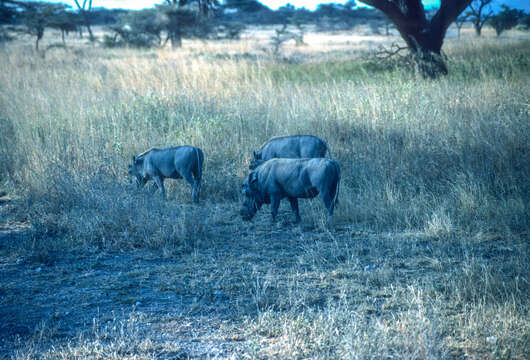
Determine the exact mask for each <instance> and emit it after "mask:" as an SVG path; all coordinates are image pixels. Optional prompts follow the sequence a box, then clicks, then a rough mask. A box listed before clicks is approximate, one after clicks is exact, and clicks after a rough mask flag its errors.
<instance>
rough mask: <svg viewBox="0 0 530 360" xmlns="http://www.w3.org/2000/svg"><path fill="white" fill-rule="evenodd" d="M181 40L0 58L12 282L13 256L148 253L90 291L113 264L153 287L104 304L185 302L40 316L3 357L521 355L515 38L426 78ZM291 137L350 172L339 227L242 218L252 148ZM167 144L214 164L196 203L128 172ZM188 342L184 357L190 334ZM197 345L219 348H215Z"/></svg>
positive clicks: (521, 50)
mask: <svg viewBox="0 0 530 360" xmlns="http://www.w3.org/2000/svg"><path fill="white" fill-rule="evenodd" d="M331 39H332V37H331ZM330 41H331V40H330ZM188 45H189V46H188V47H185V48H183V49H182V50H179V51H169V50H156V51H153V50H151V51H144V50H133V49H113V50H106V49H102V48H99V47H90V46H87V45H83V44H77V45H76V46H71V47H69V48H66V49H51V50H49V51H47V53H46V56H44V57H42V56H38V55H36V54H35V53H34V52H33V50H32V49H31V45H30V43H28V44H24V43H22V42H15V43H13V44H7V45H5V46H4V47H3V48H2V49H0V58H1V63H2V64H3V65H2V67H3V71H2V72H0V131H1V132H0V184H1V188H0V190H2V191H7V192H8V194H9V196H10V198H11V199H13V200H12V201H11V202H10V203H9V205H8V206H9V213H8V214H7V215H6V218H9V219H11V220H13V221H14V220H16V221H19V222H25V223H27V224H28V225H29V230H27V232H26V234H27V235H26V236H25V237H24V239H23V240H19V239H18V238H16V240H14V238H13V237H10V236H7V237H5V239H6V240H5V241H4V242H3V243H2V245H1V251H2V252H1V253H2V259H3V260H2V263H3V266H4V268H5V269H6V273H10V272H9V271H10V270H9V269H11V267H10V266H14V265H13V264H15V263H16V262H17V261H18V260H17V259H26V260H25V262H24V264H26V265H24V264H23V266H37V265H38V264H46V266H58V265H53V264H57V263H60V262H61V261H63V260H62V259H63V258H65V257H66V258H69V257H70V256H71V255H68V254H70V253H72V254H76V253H87V254H89V255H87V256H88V257H89V258H90V259H93V257H98V256H101V257H103V258H104V259H107V260H106V261H110V260H108V259H112V258H113V256H115V255H114V254H116V252H118V253H120V254H130V253H131V252H138V251H140V252H141V254H144V255H145V256H148V257H159V258H160V259H166V260H160V261H162V263H161V264H160V263H157V264H156V265H155V264H151V263H143V265H142V267H140V268H138V269H136V270H135V271H136V273H133V269H121V268H120V267H119V266H117V265H115V264H114V265H112V264H109V265H107V266H108V267H107V268H106V269H107V270H106V271H107V274H108V277H105V278H104V280H101V279H100V281H103V282H104V283H106V284H109V286H111V287H112V284H114V283H119V282H123V281H124V280H123V278H120V279H117V278H116V276H114V275H115V272H118V271H123V272H124V274H127V277H130V278H131V279H138V280H137V281H136V282H134V284H136V285H138V286H145V287H146V289H148V290H146V292H145V293H144V295H142V296H143V297H142V296H140V295H138V294H136V293H134V294H133V291H132V290H130V289H129V287H127V288H125V289H119V290H117V291H118V293H117V295H116V296H117V299H121V300H116V301H117V302H118V303H126V304H128V305H135V304H136V303H137V302H138V301H139V302H140V303H145V302H146V301H147V300H145V299H146V298H149V299H151V298H153V297H154V295H152V294H159V293H160V294H161V295H160V296H162V295H164V296H165V295H167V294H172V296H174V295H175V294H177V295H179V296H181V305H182V306H184V307H185V308H186V309H188V311H189V312H187V313H186V314H187V315H186V316H184V317H182V316H183V315H179V316H181V317H178V316H176V317H175V318H171V317H170V318H168V316H170V315H168V314H169V313H170V311H169V309H170V308H171V307H170V306H169V305H167V304H165V305H159V307H157V311H156V312H155V313H153V312H149V311H146V310H145V311H143V312H142V311H141V312H138V311H137V310H135V311H133V312H132V313H131V314H130V315H128V314H124V315H123V316H116V317H114V318H112V319H110V320H108V324H107V325H102V324H101V323H99V322H98V321H100V319H101V317H105V316H107V317H108V316H109V314H108V313H106V314H100V315H94V316H93V319H94V321H95V322H94V323H93V325H92V326H82V325H79V328H77V329H76V330H72V331H70V332H68V335H69V336H68V337H67V339H65V338H64V337H61V336H59V335H58V334H57V332H54V331H52V330H53V329H54V328H55V327H54V326H55V325H54V321H55V320H53V318H52V319H51V320H48V322H47V323H45V324H44V325H42V323H41V325H38V326H36V327H35V330H34V335H33V336H26V337H22V338H18V340H16V341H14V340H13V342H9V343H8V344H7V345H5V348H6V349H7V351H8V353H9V354H10V355H13V354H14V355H15V356H16V357H17V358H73V357H77V358H102V357H104V358H111V357H112V358H116V359H125V358H131V357H137V358H157V357H164V356H165V357H171V356H173V357H180V358H186V356H187V357H199V358H200V357H205V358H206V357H208V356H210V357H214V356H219V357H226V358H228V357H229V356H232V355H233V356H241V357H242V358H246V357H250V358H264V359H265V358H282V359H295V358H300V359H302V358H318V359H337V358H342V359H371V358H400V359H426V358H456V359H460V358H475V359H484V358H486V359H499V358H505V359H524V358H525V357H526V356H527V352H528V351H527V349H528V348H530V331H529V330H530V321H529V314H528V305H529V302H528V299H529V298H528V294H529V291H530V286H529V283H528V281H529V272H528V267H527V264H528V263H529V258H528V257H529V249H528V234H529V230H530V229H529V226H530V225H529V224H530V221H529V217H528V212H529V211H528V203H529V199H530V192H529V187H528V174H529V173H530V147H529V145H528V144H530V121H529V118H530V112H529V107H528V106H529V94H530V82H529V81H528V74H529V72H530V61H529V60H528V59H530V50H529V49H530V46H529V45H530V43H529V40H528V39H527V38H526V39H516V38H510V37H504V38H501V39H495V38H486V39H482V40H480V41H477V40H476V39H473V41H471V40H470V39H469V38H463V39H462V40H461V41H457V40H456V39H453V40H448V41H447V44H446V46H445V49H444V51H445V53H446V54H447V56H448V60H447V61H448V65H449V69H450V74H449V76H447V77H444V78H442V79H439V80H437V81H425V80H421V79H418V78H417V77H416V76H415V75H414V74H413V73H410V72H409V71H407V70H406V69H403V68H401V67H398V66H396V64H392V63H386V64H381V63H374V62H373V61H372V60H370V58H369V57H368V56H366V53H367V51H365V52H362V51H357V52H355V53H352V52H347V51H344V52H343V53H342V55H340V54H337V52H336V50H334V52H333V53H332V55H330V54H328V53H326V47H325V46H324V45H322V44H320V45H318V46H319V47H318V48H317V50H318V51H315V52H309V51H307V50H303V51H302V50H297V49H295V48H289V47H287V48H286V49H285V51H286V53H288V54H289V56H290V57H289V56H288V57H287V58H286V59H282V60H278V59H273V58H271V57H270V56H269V55H267V54H266V53H263V52H260V50H259V49H254V48H252V46H251V45H249V44H246V43H244V41H242V42H241V43H223V44H220V45H216V46H209V45H207V44H203V45H201V44H198V43H189V44H188ZM309 47H311V43H309ZM238 51H239V52H238ZM328 55H329V56H328ZM297 133H300V134H305V133H307V134H313V135H317V136H320V137H322V138H324V139H325V140H326V141H327V142H328V144H329V145H330V149H331V151H332V156H333V158H334V159H336V160H337V161H338V162H339V163H340V165H341V170H342V182H341V188H340V204H339V206H338V208H337V211H336V214H335V216H334V220H333V223H332V225H331V227H330V228H326V226H324V223H325V222H324V219H325V212H324V210H323V208H322V206H321V205H320V204H319V203H318V201H313V202H309V201H302V203H301V213H302V225H301V226H299V227H296V226H294V225H293V224H292V220H293V219H292V214H290V213H289V211H288V210H287V207H285V208H283V209H284V210H282V212H281V213H280V223H279V224H277V225H270V224H269V223H268V218H269V214H268V209H267V207H265V208H264V209H263V210H262V211H261V213H260V214H259V216H258V217H257V219H256V220H255V221H254V222H252V223H244V222H243V221H241V219H240V218H239V216H238V211H237V210H238V206H239V203H240V200H241V199H240V195H239V189H240V184H241V182H242V181H243V180H244V177H245V176H246V174H247V173H248V170H247V169H248V168H247V166H248V162H249V159H250V155H251V153H252V149H255V148H257V147H259V146H260V145H261V144H262V143H263V142H264V141H266V140H267V139H268V138H270V137H272V136H276V135H286V134H297ZM178 144H191V145H196V146H199V147H201V148H202V149H203V150H204V152H205V157H206V162H205V169H204V183H203V187H202V198H201V202H200V204H199V205H193V204H192V203H191V189H190V187H189V186H188V185H187V184H185V183H184V182H182V181H180V182H173V183H172V184H169V183H171V182H170V181H168V185H169V191H168V194H169V198H170V200H169V201H166V202H164V201H162V200H160V199H159V198H158V197H156V196H155V197H154V198H153V197H151V196H149V195H148V194H147V193H146V192H144V191H137V190H135V189H134V187H133V186H132V185H131V184H130V183H129V180H128V178H127V173H126V171H127V164H128V162H129V161H130V157H131V155H133V154H136V153H139V152H142V151H144V150H146V149H148V148H150V147H154V146H170V145H178ZM153 254H154V255H153ZM169 259H175V261H178V264H177V263H175V262H172V261H170V260H169ZM164 261H169V263H164ZM33 264H36V265H33ZM118 269H120V270H118ZM7 270H9V271H7ZM65 271H66V270H65ZM144 271H145V272H146V274H156V277H157V278H156V280H153V277H154V276H155V275H152V276H145V277H142V276H139V274H141V273H142V272H144ZM24 274H26V273H24ZM65 274H66V273H65ZM113 274H114V275H113ZM164 274H166V275H164ZM65 276H66V275H65ZM15 278H16V277H14V278H13V279H15ZM118 278H119V276H118ZM17 279H18V278H17ZM131 281H133V280H131ZM24 284H26V283H24ZM24 284H23V283H21V282H20V281H18V280H13V281H12V282H11V281H10V280H8V279H7V278H6V280H5V281H3V283H2V289H1V291H2V293H4V294H8V295H9V296H6V297H5V298H4V299H5V300H4V303H3V305H2V306H4V305H5V308H6V309H7V308H9V307H10V306H12V305H13V304H14V303H19V302H22V303H21V305H20V306H24V301H22V300H21V299H20V298H17V297H16V296H15V295H13V294H15V293H16V289H22V288H24V286H26V285H27V284H26V285H24ZM37 284H39V285H37ZM43 284H44V283H40V282H36V283H35V285H34V286H35V288H37V287H38V286H41V285H43ZM60 284H61V282H60V281H58V284H57V285H54V287H53V289H55V290H57V291H58V289H61V285H60ZM136 285H131V286H130V288H131V289H132V288H134V287H135V286H136ZM79 286H80V287H81V288H83V289H85V288H84V287H83V286H81V285H79ZM87 288H90V286H88V285H87ZM71 291H73V293H74V294H77V292H78V291H80V290H79V289H78V288H76V286H74V287H73V288H72V289H71ZM146 294H151V296H148V295H146ZM120 296H121V297H120ZM50 297H51V298H53V294H51V295H50ZM103 298H104V297H102V298H101V299H103ZM9 299H11V300H9ZM49 299H50V298H48V300H49ZM101 299H100V300H97V299H96V300H92V302H91V304H92V306H99V304H100V302H101V301H102V300H101ZM138 299H140V300H138ZM182 299H185V300H182ZM142 300H143V301H142ZM30 303H32V302H30V301H28V302H27V303H26V306H27V307H28V309H29V308H30V307H31V306H33V305H31V306H30V305H29V304H30ZM0 304H1V303H0ZM58 306H59V305H58ZM60 306H67V305H65V304H63V305H60ZM101 306H102V305H101ZM140 307H141V306H140ZM118 308H119V307H118V306H117V309H118ZM106 309H107V310H108V311H111V309H108V308H106ZM206 309H207V310H206ZM28 311H29V310H28ZM164 312H165V315H160V313H164ZM205 313H206V315H205ZM204 319H207V320H204ZM57 321H58V320H57ZM65 321H66V320H65ZM186 323H187V324H190V325H189V326H188V327H186V326H185V324H186ZM205 323H208V324H210V325H208V326H206V327H207V328H208V329H209V331H206V332H201V331H199V330H200V328H201V326H203V325H204V324H205ZM56 324H58V322H57V323H56ZM164 324H166V325H164ZM201 324H202V325H201ZM212 324H213V325H212ZM57 326H58V325H57ZM204 326H205V325H204ZM160 329H162V330H160ZM183 329H188V330H189V331H188V332H186V331H185V330H183ZM179 331H180V332H179ZM194 331H197V333H196V337H195V339H196V341H195V342H194V341H193V337H192V338H191V339H189V341H184V340H182V339H183V338H186V336H188V335H189V334H190V333H194ZM172 333H173V334H175V333H177V334H181V335H179V336H180V338H179V337H177V338H175V337H171V334H172ZM185 333H187V334H188V335H186V336H185V335H183V334H185ZM72 334H76V336H74V337H72ZM156 334H161V335H159V336H158V337H157V335H156ZM222 334H225V335H222ZM209 337H213V338H215V339H217V340H216V341H217V342H218V343H219V344H223V343H229V344H231V345H226V346H227V347H224V348H223V347H222V346H221V345H219V346H221V347H220V348H219V349H220V350H219V349H217V348H216V349H217V350H214V348H213V347H211V346H210V345H211V343H209V342H208V340H207V339H208V338H209ZM179 339H180V340H179ZM17 341H18V342H17ZM179 341H180V342H179ZM197 342H198V343H200V344H202V345H204V346H202V347H199V348H197V347H194V346H195V345H190V344H194V343H197ZM208 344H210V345H208ZM209 346H210V347H209ZM212 346H213V345H212ZM190 349H191V350H190ZM161 354H162V355H161ZM216 354H217V355H216ZM111 355H112V356H111Z"/></svg>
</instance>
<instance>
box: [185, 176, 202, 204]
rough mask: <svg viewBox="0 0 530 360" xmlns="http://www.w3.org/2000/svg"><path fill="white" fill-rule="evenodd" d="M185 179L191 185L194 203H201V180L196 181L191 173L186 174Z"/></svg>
mask: <svg viewBox="0 0 530 360" xmlns="http://www.w3.org/2000/svg"><path fill="white" fill-rule="evenodd" d="M184 179H186V181H187V182H188V183H189V184H190V185H191V188H192V190H191V199H192V200H193V202H194V203H198V202H199V191H200V183H199V180H197V179H194V178H193V177H192V176H191V173H187V174H184Z"/></svg>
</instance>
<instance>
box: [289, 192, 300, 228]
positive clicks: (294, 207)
mask: <svg viewBox="0 0 530 360" xmlns="http://www.w3.org/2000/svg"><path fill="white" fill-rule="evenodd" d="M289 202H290V203H291V209H292V210H293V211H294V214H295V216H296V222H297V223H299V222H300V221H301V218H300V211H299V210H298V199H297V198H289Z"/></svg>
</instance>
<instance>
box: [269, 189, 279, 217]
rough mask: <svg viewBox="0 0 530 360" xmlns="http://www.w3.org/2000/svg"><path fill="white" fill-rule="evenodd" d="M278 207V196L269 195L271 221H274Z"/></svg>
mask: <svg viewBox="0 0 530 360" xmlns="http://www.w3.org/2000/svg"><path fill="white" fill-rule="evenodd" d="M279 207H280V197H279V196H277V195H271V215H272V222H275V221H276V215H278V208H279Z"/></svg>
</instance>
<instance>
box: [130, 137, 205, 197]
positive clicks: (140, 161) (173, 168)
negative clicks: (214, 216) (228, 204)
mask: <svg viewBox="0 0 530 360" xmlns="http://www.w3.org/2000/svg"><path fill="white" fill-rule="evenodd" d="M132 160H133V161H132V164H130V165H129V175H131V176H134V177H136V183H137V184H138V188H142V187H143V186H144V185H145V184H146V183H147V181H149V180H151V179H153V180H154V181H155V183H156V185H157V187H158V188H159V189H160V191H161V192H162V197H163V198H164V199H165V198H166V190H165V189H164V179H165V178H170V179H181V178H184V179H186V181H187V182H188V183H190V185H191V186H192V187H193V191H192V199H193V202H198V201H199V191H200V186H201V176H202V164H203V162H204V155H203V153H202V150H201V149H199V148H197V147H193V146H176V147H170V148H167V149H151V150H148V151H146V152H144V153H141V154H140V155H136V156H133V159H132Z"/></svg>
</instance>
